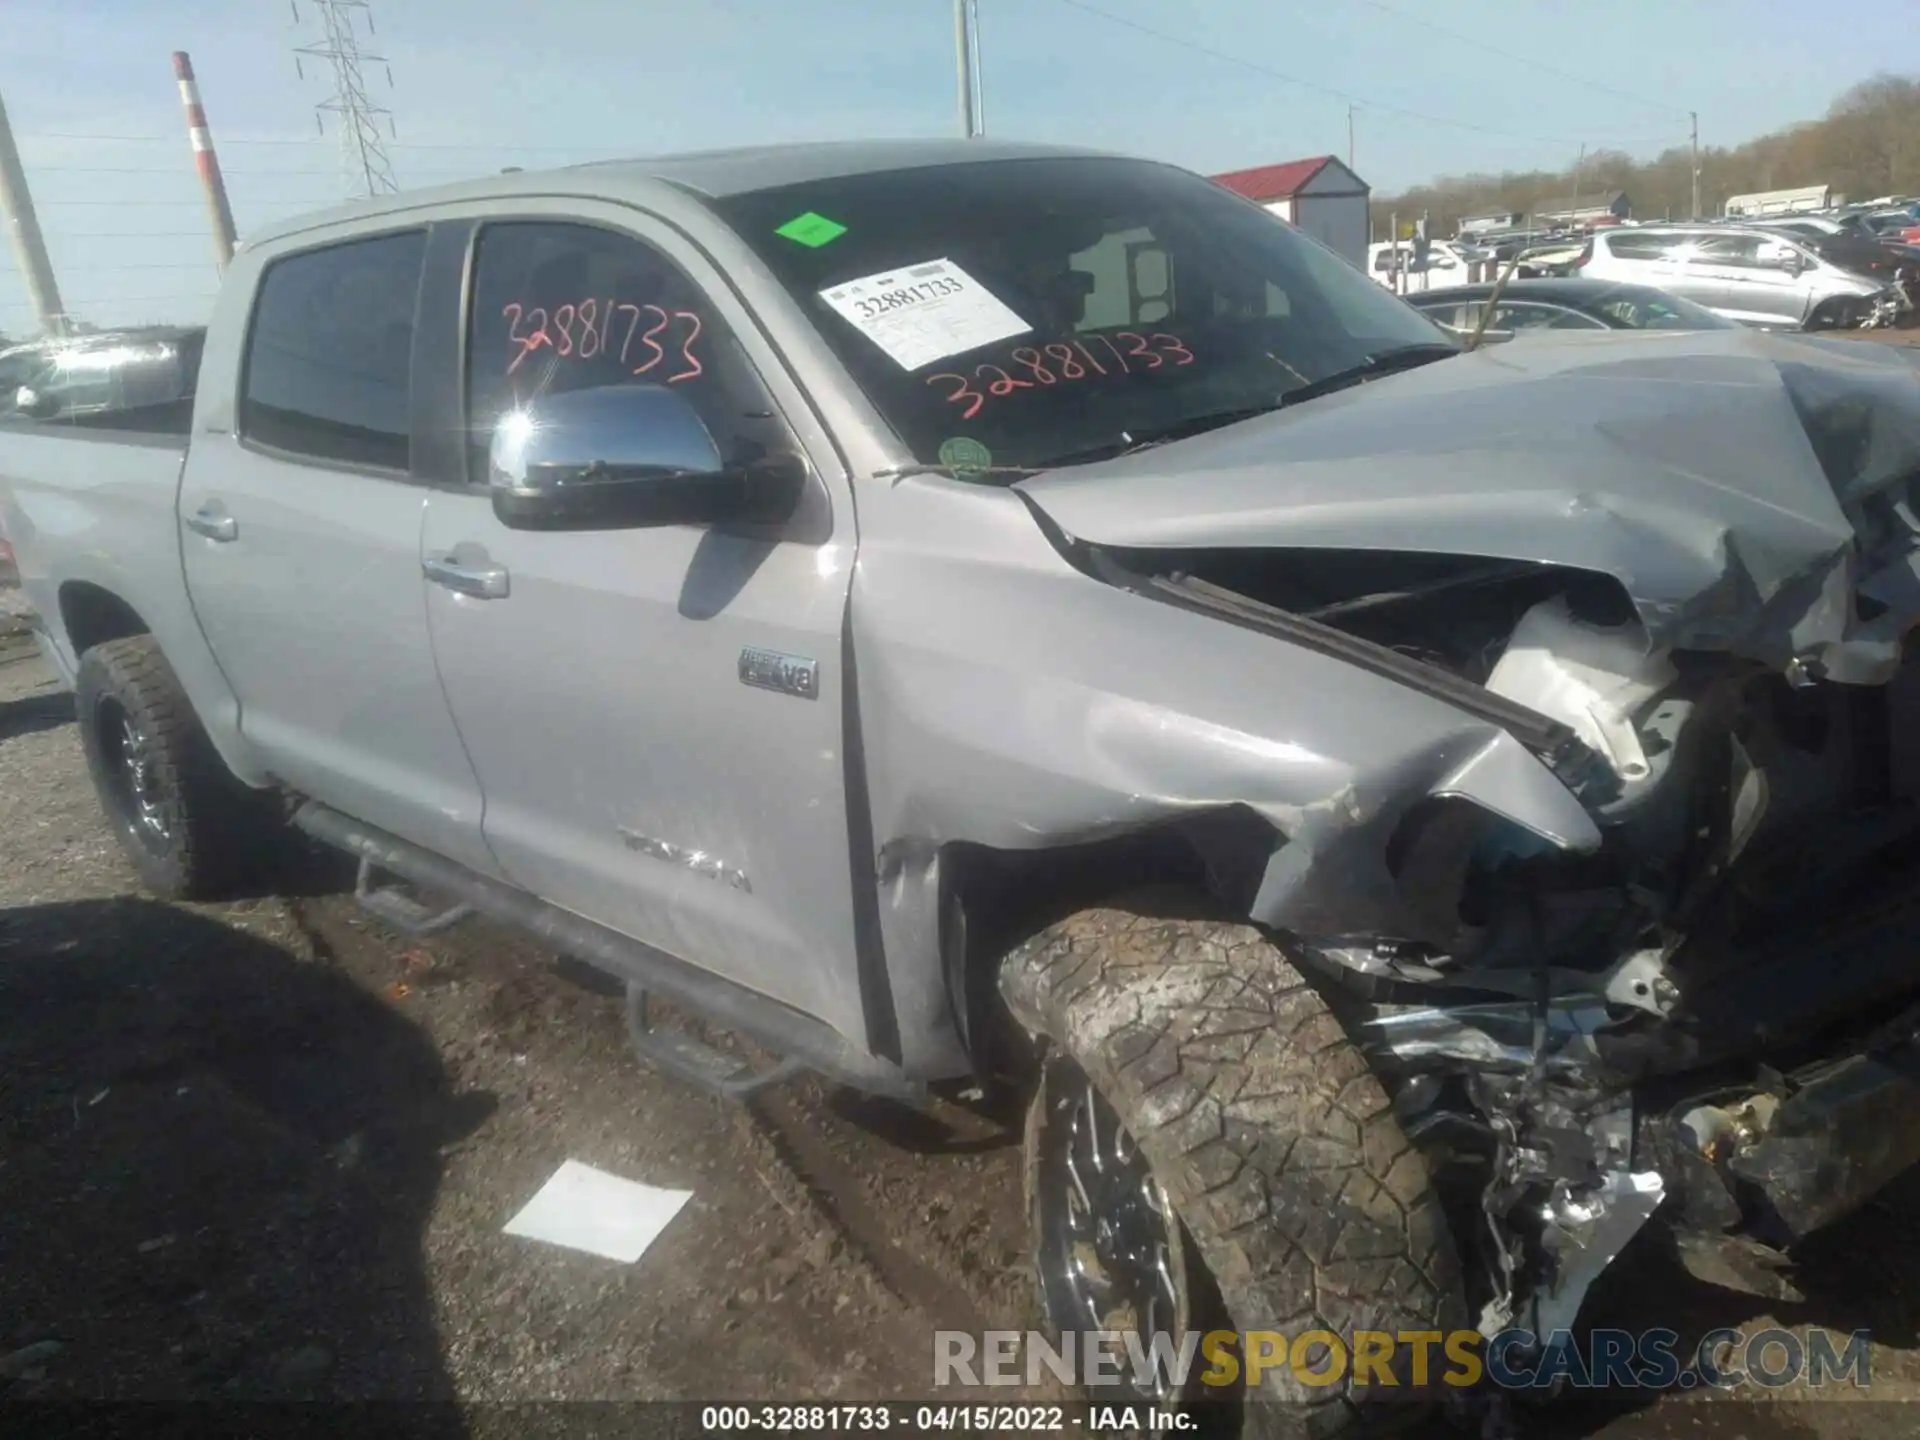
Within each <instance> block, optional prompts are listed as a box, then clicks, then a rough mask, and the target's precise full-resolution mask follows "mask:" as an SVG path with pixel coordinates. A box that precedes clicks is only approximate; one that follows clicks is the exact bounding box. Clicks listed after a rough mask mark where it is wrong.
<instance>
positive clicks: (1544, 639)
mask: <svg viewBox="0 0 1920 1440" xmlns="http://www.w3.org/2000/svg"><path fill="white" fill-rule="evenodd" d="M1676 678H1677V676H1676V672H1675V671H1674V668H1673V662H1672V661H1671V660H1670V659H1668V658H1667V656H1665V655H1664V654H1655V655H1649V654H1648V653H1647V647H1646V634H1645V632H1644V631H1642V630H1641V628H1640V626H1639V624H1638V623H1637V622H1633V621H1629V622H1627V623H1626V624H1623V625H1616V626H1606V625H1596V624H1593V623H1591V622H1589V621H1585V620H1579V619H1576V618H1575V617H1574V616H1573V614H1572V613H1571V612H1570V611H1569V610H1568V608H1567V602H1566V600H1565V598H1564V597H1562V596H1557V595H1556V596H1555V597H1554V598H1553V599H1551V600H1547V601H1543V602H1542V603H1540V604H1538V605H1535V606H1534V607H1533V608H1532V609H1531V610H1529V611H1527V613H1526V614H1525V615H1523V616H1521V617H1520V623H1519V624H1518V625H1517V626H1515V627H1514V630H1513V634H1512V635H1511V636H1509V637H1508V640H1507V645H1506V649H1505V650H1504V651H1503V652H1502V654H1501V656H1500V659H1499V662H1498V663H1497V664H1496V665H1495V666H1494V667H1493V673H1492V674H1491V675H1489V676H1488V677H1487V689H1489V690H1491V691H1493V692H1494V694H1496V695H1505V696H1506V697H1507V698H1508V699H1510V700H1518V701H1519V702H1520V703H1521V704H1523V705H1526V706H1528V707H1529V708H1530V709H1534V710H1538V711H1539V712H1540V713H1541V714H1542V715H1551V716H1552V717H1553V718H1554V719H1556V720H1560V721H1563V722H1565V723H1566V724H1567V725H1568V726H1569V727H1571V728H1572V730H1573V732H1574V734H1576V735H1578V736H1579V737H1580V738H1581V739H1582V740H1584V741H1585V742H1586V743H1587V745H1588V746H1589V748H1591V749H1592V750H1594V751H1595V752H1596V753H1598V754H1600V755H1602V756H1604V757H1605V758H1606V761H1607V763H1608V764H1609V765H1610V766H1612V768H1613V771H1614V773H1615V774H1616V775H1618V776H1619V777H1620V778H1621V780H1623V781H1626V782H1628V783H1634V782H1638V781H1642V780H1645V779H1646V778H1647V777H1648V776H1649V775H1650V774H1651V773H1652V766H1651V765H1650V764H1649V763H1648V760H1647V755H1646V751H1645V748H1644V747H1643V745H1642V742H1641V738H1640V733H1639V731H1638V729H1637V728H1636V726H1635V724H1634V719H1635V716H1636V714H1637V713H1638V712H1639V710H1640V709H1641V708H1642V707H1643V706H1644V705H1645V704H1646V703H1647V702H1648V701H1649V700H1651V699H1653V698H1654V697H1655V696H1656V695H1658V694H1660V693H1661V692H1662V691H1664V690H1665V689H1667V687H1668V686H1670V685H1671V684H1672V683H1673V682H1674V680H1675V679H1676Z"/></svg>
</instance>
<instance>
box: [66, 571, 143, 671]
mask: <svg viewBox="0 0 1920 1440" xmlns="http://www.w3.org/2000/svg"><path fill="white" fill-rule="evenodd" d="M60 623H61V624H62V625H63V626H64V627H65V628H66V632H67V643H68V644H70V645H71V646H73V658H74V659H75V660H78V659H79V658H80V657H81V656H82V655H84V654H85V653H86V652H87V651H89V650H91V649H92V648H93V647H94V646H96V645H104V644H105V643H106V642H107V641H109V640H124V639H125V638H126V637H127V636H129V635H145V634H147V633H148V632H149V630H150V628H151V627H150V626H148V624H147V622H146V621H144V620H142V619H141V618H140V616H139V613H138V612H137V611H135V610H134V608H133V607H132V606H131V605H129V604H127V602H126V601H124V600H122V599H121V598H120V597H119V596H118V595H116V594H114V593H113V592H112V591H111V590H105V589H102V588H101V587H100V586H98V585H94V584H91V583H89V582H88V581H85V580H69V581H68V582H67V583H66V584H64V585H62V586H61V587H60Z"/></svg>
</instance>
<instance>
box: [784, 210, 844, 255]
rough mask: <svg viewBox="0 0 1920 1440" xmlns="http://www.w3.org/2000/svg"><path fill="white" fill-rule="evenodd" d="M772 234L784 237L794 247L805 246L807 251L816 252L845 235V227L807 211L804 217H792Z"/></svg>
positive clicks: (835, 221) (836, 221)
mask: <svg viewBox="0 0 1920 1440" xmlns="http://www.w3.org/2000/svg"><path fill="white" fill-rule="evenodd" d="M773 233H774V234H776V235H784V236H785V237H786V238H787V239H789V240H791V241H793V242H794V243H795V244H796V245H805V246H806V247H807V248H808V249H809V250H818V249H819V248H820V247H821V246H822V245H825V244H826V243H827V242H828V241H830V240H838V239H839V238H840V237H841V236H842V235H844V234H846V233H847V227H846V226H844V225H842V224H841V223H840V222H839V221H838V220H829V219H828V218H827V217H826V216H824V215H818V214H815V213H814V212H813V211H811V210H809V211H807V213H806V214H804V215H796V216H794V217H793V219H791V220H789V221H787V223H786V224H784V225H782V226H781V227H780V228H779V229H778V230H776V231H774V232H773Z"/></svg>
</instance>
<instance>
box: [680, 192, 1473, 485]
mask: <svg viewBox="0 0 1920 1440" xmlns="http://www.w3.org/2000/svg"><path fill="white" fill-rule="evenodd" d="M713 204H714V207H715V208H716V209H717V210H718V211H719V212H720V214H721V215H722V217H723V218H724V219H725V220H726V221H727V222H728V223H729V224H731V225H732V227H733V228H734V229H735V230H736V231H737V232H738V233H739V234H740V235H741V237H742V238H743V239H744V240H745V241H746V243H747V244H748V245H750V246H752V247H753V249H754V250H755V251H756V252H757V253H758V254H759V255H760V256H761V258H762V259H763V260H764V261H765V262H766V263H767V265H768V266H769V268H771V269H772V270H773V272H774V274H775V275H776V277H777V278H778V279H779V280H780V281H781V282H782V284H783V285H785V286H786V288H787V289H788V291H789V292H790V293H791V294H792V295H793V297H794V298H795V300H796V301H797V302H798V303H799V304H800V306H801V307H802V309H803V310H804V311H805V312H806V314H807V315H808V316H809V317H810V318H811V319H812V321H813V323H814V324H815V325H816V326H817V327H818V328H819V330H820V332H821V334H822V335H823V336H824V337H825V339H826V340H827V342H828V343H829V344H830V345H831V346H832V347H833V349H834V350H835V352H836V353H837V354H838V355H839V357H840V359H841V360H842V361H843V363H844V364H845V365H846V366H847V369H848V370H849V371H850V372H851V374H852V375H853V377H854V379H855V381H856V382H857V383H858V384H859V385H860V386H861V387H862V389H863V390H865V392H866V394H867V395H868V397H869V398H870V399H871V400H872V401H873V403H874V405H875V407H876V408H877V409H878V410H879V411H880V412H881V413H882V414H883V415H884V416H885V417H886V419H887V420H888V421H889V422H890V423H891V424H892V426H893V428H894V429H895V430H896V431H897V432H898V434H899V435H900V437H901V439H902V440H903V441H904V442H905V444H906V445H907V446H908V448H909V449H910V450H911V451H912V452H913V454H914V455H915V456H917V457H918V458H919V459H921V460H922V461H924V462H927V463H939V462H940V461H941V458H942V456H943V455H954V454H962V455H965V456H967V457H969V462H970V463H971V464H977V465H981V466H984V465H987V464H992V465H995V466H1012V467H1021V466H1043V465H1050V464H1058V463H1071V462H1072V461H1073V460H1080V459H1087V458H1093V456H1094V455H1095V454H1096V453H1097V452H1100V451H1102V450H1106V451H1111V450H1114V449H1124V448H1126V447H1127V446H1129V445H1131V444H1136V443H1141V442H1142V439H1143V437H1156V438H1167V437H1170V436H1173V435H1177V434H1182V433H1194V432H1195V431H1197V430H1199V429H1204V428H1209V427H1210V426H1212V425H1214V424H1221V423H1226V422H1227V421H1229V420H1231V419H1233V418H1235V417H1239V416H1244V415H1246V414H1248V413H1249V412H1255V411H1259V410H1263V409H1271V408H1273V407H1274V406H1275V405H1277V404H1280V403H1283V400H1284V397H1285V396H1286V395H1287V394H1288V392H1290V391H1293V390H1297V389H1299V388H1300V387H1302V386H1305V385H1311V384H1314V383H1315V382H1317V381H1322V380H1327V379H1329V378H1330V377H1335V376H1340V375H1345V374H1347V373H1350V372H1352V371H1353V370H1354V368H1355V367H1364V366H1367V365H1369V364H1370V363H1372V362H1374V361H1375V360H1376V358H1377V357H1380V356H1383V355H1388V354H1391V353H1395V352H1405V351H1418V350H1420V349H1421V348H1422V347H1427V348H1428V349H1436V350H1438V351H1439V352H1440V353H1441V355H1442V356H1444V354H1445V353H1447V352H1448V350H1449V349H1450V348H1451V345H1452V342H1451V341H1450V340H1449V338H1448V336H1447V335H1446V333H1445V332H1444V331H1442V330H1441V329H1440V328H1439V327H1437V326H1436V325H1434V324H1433V323H1432V322H1431V321H1430V320H1428V319H1426V318H1425V317H1424V316H1422V315H1421V314H1420V313H1419V312H1418V311H1416V310H1415V309H1413V308H1412V307H1411V306H1409V305H1407V304H1406V303H1405V302H1404V301H1402V300H1400V299H1398V298H1397V297H1395V296H1393V295H1392V294H1390V293H1388V292H1387V290H1386V289H1385V288H1383V287H1382V286H1379V285H1376V284H1375V283H1373V282H1372V281H1371V280H1369V279H1368V278H1367V277H1366V276H1365V275H1364V274H1363V273H1362V272H1361V271H1360V270H1358V269H1356V268H1355V267H1354V266H1353V265H1351V264H1349V263H1348V262H1346V261H1344V260H1342V259H1340V258H1339V257H1338V256H1337V255H1335V254H1334V253H1333V252H1332V251H1330V250H1327V249H1326V248H1324V247H1323V246H1321V245H1320V244H1318V243H1317V242H1315V241H1313V240H1310V239H1308V238H1307V237H1306V236H1304V235H1302V234H1300V233H1299V232H1298V231H1297V230H1295V229H1294V228H1293V227H1291V226H1289V225H1287V224H1286V223H1284V222H1283V221H1281V220H1279V219H1277V218H1275V217H1274V216H1272V215H1270V214H1267V213H1266V212H1264V211H1262V210H1261V209H1259V208H1258V207H1257V206H1253V205H1249V204H1247V203H1246V202H1245V201H1243V200H1241V199H1239V198H1238V197H1236V196H1234V195H1231V194H1229V193H1228V192H1226V191H1225V190H1222V189H1221V188H1219V187H1218V186H1216V185H1213V184H1211V183H1210V182H1208V181H1206V180H1203V179H1201V178H1200V177H1198V176H1196V175H1191V174H1188V173H1187V172H1185V171H1182V170H1177V169H1174V168H1173V167H1171V166H1164V165H1155V164H1151V163H1148V162H1145V161H1132V160H1117V159H1104V158H1099V159H1093V158H1085V159H1083V158H1069V157H1058V158H1055V157H1047V158H1039V159H1023V160H992V161H980V162H973V163H962V164H954V165H940V166H929V167H925V168H922V169H910V170H897V171H885V172H876V173H869V174H861V175H850V176H840V177H833V178H827V179H822V180H817V181H809V182H806V183H803V184H797V185H790V186H783V187H780V188H777V189H771V190H760V191H752V192H748V193H745V194H740V195H734V196H731V197H725V198H722V199H719V200H716V201H714V202H713ZM983 454H984V455H985V456H989V457H990V459H983V458H981V457H982V456H983Z"/></svg>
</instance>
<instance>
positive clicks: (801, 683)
mask: <svg viewBox="0 0 1920 1440" xmlns="http://www.w3.org/2000/svg"><path fill="white" fill-rule="evenodd" d="M740 683H741V684H742V685H751V686H753V687H754V688H755V689H757V690H777V691H779V692H780V693H781V694H782V695H797V696H799V697H800V698H801V699H802V700H818V699H819V698H820V662H819V661H817V660H809V659H807V657H806V656H804V655H783V654H781V653H780V652H779V651H778V650H755V649H752V648H751V647H749V648H748V649H745V650H742V651H741V652H740Z"/></svg>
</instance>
